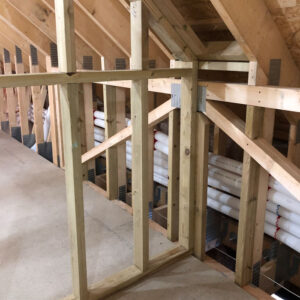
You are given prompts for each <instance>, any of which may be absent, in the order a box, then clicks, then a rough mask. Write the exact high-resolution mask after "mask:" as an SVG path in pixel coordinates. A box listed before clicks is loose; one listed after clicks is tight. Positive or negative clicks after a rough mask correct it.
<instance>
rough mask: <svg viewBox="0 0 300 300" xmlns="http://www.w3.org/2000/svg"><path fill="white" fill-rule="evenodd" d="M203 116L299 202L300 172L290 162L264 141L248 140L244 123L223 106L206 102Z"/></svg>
mask: <svg viewBox="0 0 300 300" xmlns="http://www.w3.org/2000/svg"><path fill="white" fill-rule="evenodd" d="M205 114H206V115H207V117H208V118H209V119H210V120H211V121H213V122H214V123H215V124H216V125H217V126H218V127H219V128H221V129H222V130H223V131H224V132H225V133H226V134H227V135H228V136H229V137H230V138H231V139H232V140H234V141H235V142H236V143H237V144H238V145H239V146H240V147H242V148H243V150H244V151H246V152H247V153H249V155H251V157H252V158H253V159H254V160H256V161H257V163H259V164H260V165H261V166H262V167H263V168H264V169H265V170H267V171H268V172H269V173H270V175H272V176H273V177H274V178H275V179H276V180H278V181H279V182H280V183H281V184H282V185H283V186H284V187H285V188H286V189H287V190H288V191H289V192H290V193H291V194H292V195H294V197H295V198H296V199H298V200H299V201H300V171H299V169H298V168H297V167H296V166H295V165H294V164H293V163H292V162H291V161H289V160H288V159H287V158H286V157H285V156H283V155H282V154H281V153H280V152H279V151H277V150H276V149H275V148H274V147H273V146H272V145H271V144H270V143H268V142H267V141H266V140H265V139H263V138H257V139H255V140H252V139H251V138H249V137H248V136H247V135H246V134H245V122H244V121H243V120H241V119H240V118H239V117H238V116H237V115H235V114H234V113H233V112H232V111H231V110H230V109H228V108H227V107H226V106H225V105H224V104H221V103H216V102H213V101H207V103H206V113H205Z"/></svg>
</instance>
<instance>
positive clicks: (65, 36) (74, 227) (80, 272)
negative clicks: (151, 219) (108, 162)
mask: <svg viewBox="0 0 300 300" xmlns="http://www.w3.org/2000/svg"><path fill="white" fill-rule="evenodd" d="M55 11H56V28H57V29H58V30H57V34H56V35H57V48H58V60H59V70H60V71H61V72H68V73H71V72H75V71H76V58H75V44H74V11H73V1H72V0H63V1H61V0H55ZM60 96H61V111H62V122H63V134H64V153H65V176H66V192H67V193H66V194H67V204H68V219H69V232H70V237H71V257H72V279H73V294H74V296H75V298H76V299H78V300H85V299H87V297H88V292H87V271H86V254H85V250H86V249H85V231H84V230H85V229H84V206H83V187H82V169H81V161H80V157H81V149H80V145H81V141H80V130H79V129H80V121H79V101H78V85H77V84H62V85H61V86H60Z"/></svg>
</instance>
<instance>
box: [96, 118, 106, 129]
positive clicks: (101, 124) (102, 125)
mask: <svg viewBox="0 0 300 300" xmlns="http://www.w3.org/2000/svg"><path fill="white" fill-rule="evenodd" d="M94 124H95V125H96V126H99V127H102V128H105V121H104V120H102V119H95V120H94Z"/></svg>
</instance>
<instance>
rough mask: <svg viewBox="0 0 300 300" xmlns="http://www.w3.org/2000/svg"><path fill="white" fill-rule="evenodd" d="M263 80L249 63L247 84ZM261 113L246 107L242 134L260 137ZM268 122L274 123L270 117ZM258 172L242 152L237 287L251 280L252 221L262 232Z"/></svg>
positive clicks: (253, 162) (251, 161)
mask: <svg viewBox="0 0 300 300" xmlns="http://www.w3.org/2000/svg"><path fill="white" fill-rule="evenodd" d="M265 79H266V78H265V77H264V76H259V67H258V65H257V62H250V68H249V79H248V84H249V85H255V84H256V82H258V81H259V80H260V81H261V82H260V83H261V84H263V83H265V81H266V80H265ZM263 115H264V110H263V109H262V108H259V107H253V106H248V107H247V113H246V128H245V134H246V135H247V136H248V137H249V138H250V139H256V138H257V137H260V136H262V130H261V129H262V126H263V123H264V122H263ZM274 117H275V115H274ZM270 121H271V120H270ZM271 123H272V122H271ZM272 124H273V126H274V118H273V123H272ZM259 175H260V166H259V164H258V163H257V162H256V161H255V160H254V159H253V158H252V157H251V156H250V154H248V153H247V152H244V158H243V174H242V186H241V196H240V200H241V201H240V213H239V226H238V241H237V255H236V272H235V282H236V283H237V284H239V285H240V286H245V285H247V284H249V283H251V279H252V273H253V272H252V271H253V269H252V266H253V253H254V243H255V238H254V237H255V225H256V221H258V222H259V223H261V224H262V226H263V227H262V228H260V229H261V230H262V235H263V233H264V224H265V220H264V215H265V209H266V207H263V204H264V205H265V206H266V201H267V190H268V181H267V182H259V181H257V179H258V178H259ZM266 176H267V179H268V177H269V176H268V174H266ZM260 185H261V187H260V188H262V185H264V189H265V193H264V196H265V198H264V199H263V197H259V186H260ZM259 201H261V202H262V203H261V204H260V206H261V207H260V208H261V209H262V214H261V217H262V220H257V208H258V206H259V205H258V202H259ZM261 221H262V222H261ZM262 239H263V236H262ZM261 250H262V249H261ZM261 255H262V253H260V257H258V262H260V260H261ZM255 262H257V261H255Z"/></svg>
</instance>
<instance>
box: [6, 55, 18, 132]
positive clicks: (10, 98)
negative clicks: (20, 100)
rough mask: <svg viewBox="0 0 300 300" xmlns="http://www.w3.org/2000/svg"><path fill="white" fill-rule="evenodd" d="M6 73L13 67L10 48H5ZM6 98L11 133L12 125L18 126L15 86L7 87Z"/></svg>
mask: <svg viewBox="0 0 300 300" xmlns="http://www.w3.org/2000/svg"><path fill="white" fill-rule="evenodd" d="M3 58H4V59H3V61H4V74H5V75H10V74H12V67H11V60H10V53H9V51H8V50H6V49H4V57H3ZM5 90H6V99H7V111H8V121H9V128H10V133H12V132H11V129H12V127H16V126H17V117H16V106H17V98H16V96H15V93H14V89H13V88H6V89H5Z"/></svg>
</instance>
